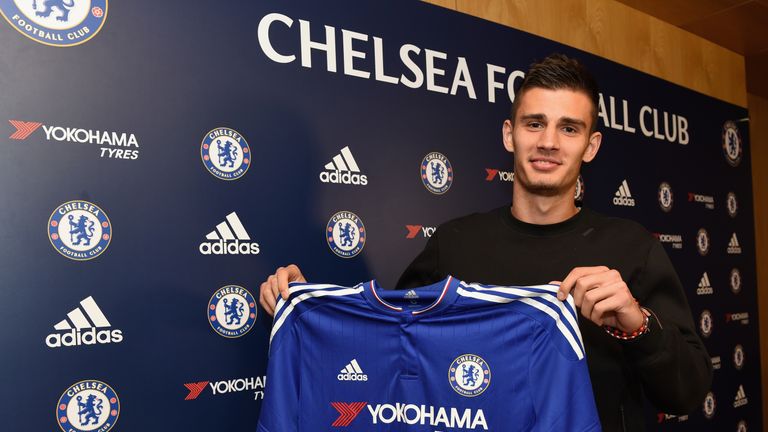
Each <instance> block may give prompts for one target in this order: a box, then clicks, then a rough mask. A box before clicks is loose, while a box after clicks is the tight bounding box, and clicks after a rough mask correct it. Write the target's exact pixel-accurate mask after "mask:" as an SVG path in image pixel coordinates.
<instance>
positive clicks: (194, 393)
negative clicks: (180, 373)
mask: <svg viewBox="0 0 768 432" xmlns="http://www.w3.org/2000/svg"><path fill="white" fill-rule="evenodd" d="M207 385H208V381H200V382H194V383H186V384H184V387H186V388H187V390H189V394H188V395H187V397H185V398H184V400H195V399H197V397H198V396H200V393H202V392H203V390H205V387H206V386H207Z"/></svg>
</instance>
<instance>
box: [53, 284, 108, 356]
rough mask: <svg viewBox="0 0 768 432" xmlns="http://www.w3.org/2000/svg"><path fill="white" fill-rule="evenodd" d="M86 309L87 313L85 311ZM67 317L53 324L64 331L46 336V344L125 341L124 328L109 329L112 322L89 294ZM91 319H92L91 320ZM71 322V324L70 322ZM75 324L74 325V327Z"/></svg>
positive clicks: (68, 344) (93, 343) (61, 344)
mask: <svg viewBox="0 0 768 432" xmlns="http://www.w3.org/2000/svg"><path fill="white" fill-rule="evenodd" d="M83 311H85V313H83ZM67 318H68V319H69V321H67V319H63V320H61V321H59V322H58V323H57V324H56V325H54V326H53V328H54V329H55V330H58V331H59V332H63V333H51V334H49V335H48V337H46V338H45V344H46V345H48V346H49V347H50V348H60V347H62V346H80V345H96V344H108V343H118V342H122V341H123V332H122V330H118V329H114V330H109V328H110V327H112V324H110V323H109V320H107V317H106V316H104V313H103V312H102V311H101V309H100V308H99V305H97V304H96V301H95V300H94V299H93V297H91V296H88V297H86V298H85V299H84V300H83V301H81V302H80V307H77V308H75V309H72V311H70V312H69V313H68V314H67ZM89 319H90V321H89ZM70 323H71V324H70ZM73 325H74V327H72V326H73Z"/></svg>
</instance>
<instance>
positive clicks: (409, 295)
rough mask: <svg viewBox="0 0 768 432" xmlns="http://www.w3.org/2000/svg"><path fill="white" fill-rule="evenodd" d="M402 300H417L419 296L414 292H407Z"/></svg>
mask: <svg viewBox="0 0 768 432" xmlns="http://www.w3.org/2000/svg"><path fill="white" fill-rule="evenodd" d="M403 298H406V299H417V298H419V295H418V294H416V291H414V290H409V291H408V292H407V293H405V295H404V296H403Z"/></svg>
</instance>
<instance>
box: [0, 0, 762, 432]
mask: <svg viewBox="0 0 768 432" xmlns="http://www.w3.org/2000/svg"><path fill="white" fill-rule="evenodd" d="M54 3H56V2H49V1H42V0H41V1H37V2H35V1H33V0H29V1H21V0H18V1H11V0H3V1H0V10H2V12H3V15H4V16H5V18H6V19H5V21H6V22H4V23H2V25H0V59H2V60H0V91H2V95H3V103H2V104H0V120H1V121H3V122H4V124H5V126H2V127H1V128H0V129H2V130H0V149H2V154H3V156H2V157H1V158H0V179H1V180H2V181H1V182H0V184H1V185H2V186H0V187H1V188H2V194H0V200H2V202H1V203H0V204H1V205H2V208H3V209H4V210H3V211H2V212H0V240H1V241H2V244H3V247H2V248H0V289H2V292H3V295H4V298H5V299H6V304H7V305H8V306H9V307H7V308H6V309H5V313H4V314H3V315H2V318H0V320H2V323H3V324H4V325H3V326H2V327H1V328H2V330H0V337H2V339H1V340H2V345H3V347H5V351H4V354H3V356H2V357H3V362H2V368H0V377H2V382H3V383H5V385H6V387H7V388H8V389H13V392H12V393H8V394H9V396H6V397H4V398H3V404H2V407H3V408H2V410H3V412H4V413H8V414H9V415H8V416H6V419H7V421H8V422H10V423H9V425H8V427H7V428H8V429H13V430H35V431H38V430H55V429H56V428H57V427H58V426H57V425H59V426H62V428H64V429H66V428H67V427H81V428H82V427H85V428H86V429H87V428H90V427H95V426H93V425H94V424H97V422H98V424H99V425H105V426H104V427H105V428H106V429H109V427H110V426H109V425H110V424H114V425H115V427H114V430H131V431H132V430H166V429H168V430H190V431H191V430H198V431H203V430H232V431H234V430H243V431H247V430H253V429H254V427H255V422H256V419H257V417H258V413H259V408H260V400H261V398H262V397H263V390H264V374H265V369H266V350H267V343H268V336H269V330H270V326H271V323H270V320H269V317H268V316H267V315H266V314H265V313H264V312H263V311H262V310H260V309H258V308H257V307H256V304H257V303H258V298H253V297H251V296H250V295H255V296H258V291H259V283H260V282H261V281H263V280H264V279H265V278H266V277H267V275H269V274H271V273H272V272H273V271H274V269H275V268H276V267H277V266H279V265H284V264H286V263H291V262H294V263H297V264H299V265H300V266H301V268H302V270H303V271H304V272H305V274H306V275H308V277H309V278H310V279H311V280H313V281H329V282H334V283H338V284H354V283H356V282H359V281H362V280H367V279H370V278H374V277H375V278H377V279H378V280H379V281H380V282H381V283H382V285H384V286H389V287H391V286H393V285H394V284H395V282H396V280H397V278H398V276H399V275H400V273H401V272H402V270H403V269H404V268H405V266H406V265H407V264H408V263H409V262H410V260H412V259H413V257H415V255H416V254H417V253H418V252H419V251H420V250H421V248H422V247H423V246H424V243H425V241H426V238H427V237H428V235H430V234H431V232H432V228H434V227H435V226H437V225H438V224H440V223H441V222H444V221H446V220H448V219H450V218H452V217H456V216H459V215H462V214H466V213H469V212H474V211H484V210H487V209H490V208H493V207H496V206H499V205H503V204H504V203H508V202H509V201H510V199H511V198H510V197H511V179H512V176H511V171H512V166H513V164H512V158H511V155H510V154H509V153H507V152H506V151H505V150H504V148H503V147H502V145H501V134H500V131H501V124H502V122H503V120H504V119H505V118H506V117H507V115H508V111H509V106H510V101H511V96H512V95H511V94H510V92H509V91H508V89H509V87H510V83H514V82H517V81H519V79H520V77H521V76H522V72H521V71H524V70H526V69H527V65H528V64H530V63H531V62H532V61H533V60H534V59H540V58H542V57H544V56H546V55H548V54H549V53H551V52H555V51H558V52H564V53H566V54H568V55H573V56H576V57H578V58H580V59H581V60H583V61H584V62H585V63H586V64H587V65H588V67H589V68H590V69H591V70H592V71H593V72H594V74H595V75H596V77H597V79H598V82H599V83H600V86H601V96H602V98H601V101H602V102H601V110H600V126H601V130H602V131H603V133H604V135H605V137H604V140H603V143H604V144H603V146H602V149H601V151H600V154H599V156H598V157H597V159H596V161H595V162H593V163H592V164H590V165H589V166H586V167H584V170H583V172H582V175H583V186H584V188H583V190H584V197H583V202H584V204H585V205H587V206H590V207H592V208H594V209H596V210H598V211H600V212H603V213H606V214H611V215H617V216H621V217H628V218H631V219H635V220H637V221H639V222H640V223H642V224H644V225H645V226H646V227H647V228H648V230H649V231H651V232H653V233H655V234H656V235H657V236H658V237H659V239H660V240H661V241H662V242H663V243H664V245H665V247H666V248H667V252H668V253H669V255H670V257H671V259H672V261H673V263H674V264H675V266H676V268H677V270H678V272H679V274H680V277H681V279H682V281H683V284H684V286H685V288H686V291H687V294H688V297H689V301H690V304H691V309H692V315H693V317H694V320H695V321H696V322H697V324H699V327H700V331H701V333H702V336H703V338H704V342H705V344H706V346H707V349H708V350H709V352H710V354H711V355H712V357H713V362H714V363H715V365H716V371H715V377H714V383H713V386H712V394H711V397H710V398H709V399H708V401H707V402H706V403H704V404H702V409H700V410H697V411H695V412H694V413H691V414H690V415H689V416H682V417H672V416H669V415H665V413H658V412H656V411H655V410H653V409H652V408H650V407H649V410H648V412H649V414H648V424H649V426H650V429H651V430H679V431H684V430H686V431H687V430H690V431H694V430H695V431H701V430H717V431H728V430H737V428H738V427H739V424H740V423H743V424H744V425H745V426H748V427H749V428H750V429H753V430H760V429H761V428H762V424H761V422H762V419H761V415H760V410H759V407H760V405H761V395H760V388H759V382H760V371H759V357H758V356H759V346H758V334H757V328H758V326H757V318H758V316H757V309H756V301H755V300H756V278H755V260H754V232H753V219H752V210H753V209H752V202H751V197H752V191H751V180H750V179H751V173H750V163H749V157H750V155H749V138H748V122H747V121H746V117H747V112H746V110H744V109H743V108H740V107H736V106H733V105H730V104H727V103H724V102H721V101H718V100H714V99H712V98H710V97H707V96H704V95H701V94H698V93H695V92H692V91H690V90H687V89H684V88H681V87H679V86H676V85H673V84H670V83H668V82H664V81H661V80H659V79H656V78H653V77H651V76H648V75H645V74H643V73H640V72H637V71H634V70H631V69H628V68H626V67H623V66H620V65H617V64H615V63H612V62H609V61H606V60H604V59H601V58H598V57H595V56H592V55H589V54H586V53H583V52H580V51H577V50H574V49H572V48H569V47H566V46H563V45H560V44H557V43H554V42H551V41H548V40H545V39H542V38H538V37H535V36H532V35H529V34H526V33H522V32H519V31H516V30H513V29H509V28H506V27H502V26H499V25H496V24H493V23H489V22H486V21H482V20H479V19H475V18H472V17H468V16H464V15H461V14H458V13H455V12H451V11H448V10H445V9H441V8H438V7H435V6H431V5H428V4H424V3H421V2H410V1H389V2H378V3H369V2H366V3H361V2H355V1H333V2H313V1H305V0H301V1H293V2H278V1H272V0H270V1H266V0H265V1H259V2H244V1H239V2H235V1H222V2H217V3H216V4H215V8H213V7H212V6H214V5H213V4H212V3H211V2H202V1H187V2H183V3H182V2H152V3H148V2H112V3H108V2H107V1H106V0H103V1H97V0H92V1H88V0H80V1H77V2H75V4H74V5H73V6H71V7H69V6H59V7H51V8H50V9H51V10H50V11H48V10H47V9H46V8H47V7H49V6H52V5H54ZM150 6H151V7H150ZM65 10H67V11H69V13H68V14H67V13H65V12H64V11H65ZM49 12H50V13H49ZM46 14H48V15H46ZM216 131H218V132H219V133H216ZM235 134H236V135H235ZM238 137H239V138H238ZM217 140H218V141H217ZM222 140H223V141H222ZM227 143H229V144H230V145H229V146H225V144H227ZM246 143H247V144H246ZM206 146H207V147H206ZM246 146H247V147H246ZM233 150H234V151H233ZM246 150H247V151H246ZM433 152H439V153H441V154H442V155H444V156H445V157H446V158H447V160H448V161H449V162H450V166H451V168H452V171H451V172H450V174H451V177H452V182H451V183H450V188H448V189H447V190H444V191H442V192H443V193H440V194H436V193H433V192H431V191H430V190H428V188H427V187H425V185H424V183H423V181H422V178H421V173H420V170H421V164H422V161H423V159H424V158H425V157H426V156H427V155H429V154H430V153H433ZM206 156H207V157H208V159H207V160H206V159H205V158H206ZM429 166H430V169H431V164H430V165H429ZM209 168H210V169H209ZM246 169H247V170H246ZM222 173H224V174H222ZM446 174H447V173H446ZM337 177H339V178H340V179H341V180H338V181H337V180H336V178H337ZM428 177H429V176H428ZM345 181H346V183H349V184H345V183H344V182H345ZM356 183H359V184H356ZM363 183H365V184H363ZM663 184H666V186H662V185H663ZM667 186H668V188H667ZM67 203H69V204H68V205H69V206H67ZM340 211H346V212H351V213H354V214H355V215H356V218H358V219H359V220H360V221H362V223H363V224H364V228H365V229H364V231H361V230H359V227H356V228H354V233H355V235H356V237H355V238H354V239H353V243H359V240H360V237H361V236H360V234H364V236H363V237H364V238H365V242H364V243H362V244H357V246H361V245H364V247H363V248H362V250H361V251H360V252H359V254H357V255H355V256H352V257H346V258H343V257H340V256H338V255H337V254H335V253H334V252H333V250H332V248H330V247H329V240H328V235H327V234H328V230H327V228H328V225H329V220H330V219H331V218H332V217H333V216H334V215H335V214H336V213H337V212H340ZM70 217H71V218H70ZM334 227H336V229H337V230H338V225H337V224H335V223H334V224H332V225H331V228H334ZM331 234H333V233H331ZM331 237H332V238H333V235H331ZM334 241H336V242H337V243H339V242H343V239H341V238H339V237H338V232H336V238H335V239H334ZM338 250H340V251H342V254H347V255H349V254H350V252H349V250H353V251H354V245H353V246H344V245H341V246H338ZM224 251H226V253H224ZM233 252H236V253H233ZM243 252H248V253H243ZM563 276H564V275H552V279H561V278H562V277H563ZM481 282H482V281H481ZM542 282H547V281H542ZM222 289H223V291H222ZM246 291H248V292H249V293H250V294H248V293H246ZM78 397H79V398H80V399H78ZM10 413H13V414H14V415H13V416H11V415H10ZM88 414H91V415H90V416H89V415H88ZM86 423H87V424H86Z"/></svg>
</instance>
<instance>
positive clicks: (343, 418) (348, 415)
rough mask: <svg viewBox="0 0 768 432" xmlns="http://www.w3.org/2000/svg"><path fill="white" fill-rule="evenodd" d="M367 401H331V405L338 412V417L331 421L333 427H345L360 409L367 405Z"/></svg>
mask: <svg viewBox="0 0 768 432" xmlns="http://www.w3.org/2000/svg"><path fill="white" fill-rule="evenodd" d="M367 404H368V403H367V402H349V403H346V402H331V406H333V407H334V408H336V411H338V412H339V418H337V419H336V421H335V422H333V425H332V426H334V427H346V426H349V424H350V423H352V420H354V419H355V418H356V417H357V415H358V414H360V411H362V410H363V408H364V407H365V406H366V405H367Z"/></svg>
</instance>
